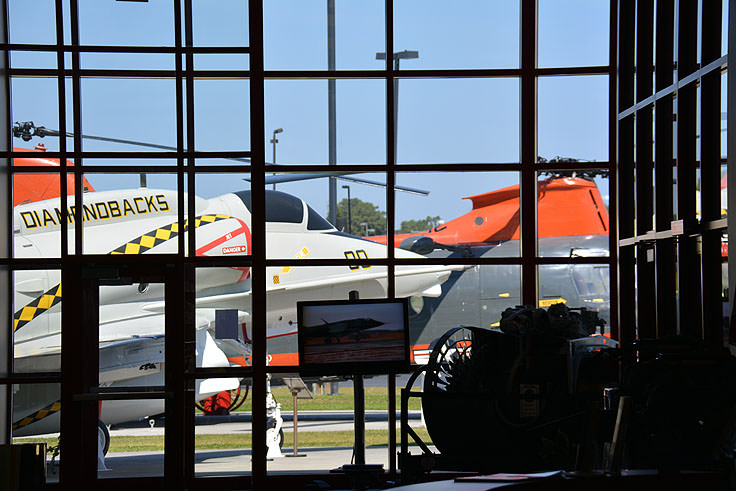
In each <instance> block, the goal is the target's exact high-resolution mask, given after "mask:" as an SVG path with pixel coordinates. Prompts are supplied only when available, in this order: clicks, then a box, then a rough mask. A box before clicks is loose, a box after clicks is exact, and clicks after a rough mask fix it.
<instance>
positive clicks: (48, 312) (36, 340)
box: [13, 269, 62, 373]
mask: <svg viewBox="0 0 736 491" xmlns="http://www.w3.org/2000/svg"><path fill="white" fill-rule="evenodd" d="M13 284H14V293H13V370H14V371H15V372H17V373H29V372H58V371H59V370H60V369H61V308H62V307H61V300H62V295H61V271H60V270H45V269H34V270H23V271H15V272H14V273H13Z"/></svg>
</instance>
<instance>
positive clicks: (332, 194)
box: [327, 0, 337, 225]
mask: <svg viewBox="0 0 736 491" xmlns="http://www.w3.org/2000/svg"><path fill="white" fill-rule="evenodd" d="M327 70H328V71H334V70H335V0H327ZM335 83H336V82H335V79H334V78H330V79H329V80H327V113H328V119H327V132H328V163H329V164H330V165H337V109H336V105H337V104H336V101H335V92H336V88H335ZM329 181H330V184H329V198H328V199H329V205H328V213H327V218H328V219H329V221H330V223H332V224H333V225H334V224H335V223H337V179H336V178H334V177H330V178H329Z"/></svg>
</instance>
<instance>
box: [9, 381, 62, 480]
mask: <svg viewBox="0 0 736 491" xmlns="http://www.w3.org/2000/svg"><path fill="white" fill-rule="evenodd" d="M60 420H61V385H60V384H18V385H13V408H12V414H11V421H12V436H13V440H12V443H13V444H22V443H36V442H38V443H46V446H47V452H46V482H58V481H59V453H58V447H59V421H60Z"/></svg>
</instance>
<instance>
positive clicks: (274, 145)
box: [271, 128, 284, 191]
mask: <svg viewBox="0 0 736 491" xmlns="http://www.w3.org/2000/svg"><path fill="white" fill-rule="evenodd" d="M283 132H284V129H283V128H276V129H275V130H273V138H271V143H272V144H273V163H274V164H275V163H276V144H277V143H278V142H279V141H278V140H277V139H276V135H278V134H279V133H283ZM273 175H274V176H275V175H276V173H274V174H273ZM273 190H274V191H276V183H273Z"/></svg>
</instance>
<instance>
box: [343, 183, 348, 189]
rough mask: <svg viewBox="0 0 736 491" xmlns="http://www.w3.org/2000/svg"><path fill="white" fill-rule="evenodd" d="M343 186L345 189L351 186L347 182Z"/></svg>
mask: <svg viewBox="0 0 736 491" xmlns="http://www.w3.org/2000/svg"><path fill="white" fill-rule="evenodd" d="M342 188H343V189H350V186H348V185H347V184H343V186H342Z"/></svg>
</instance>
